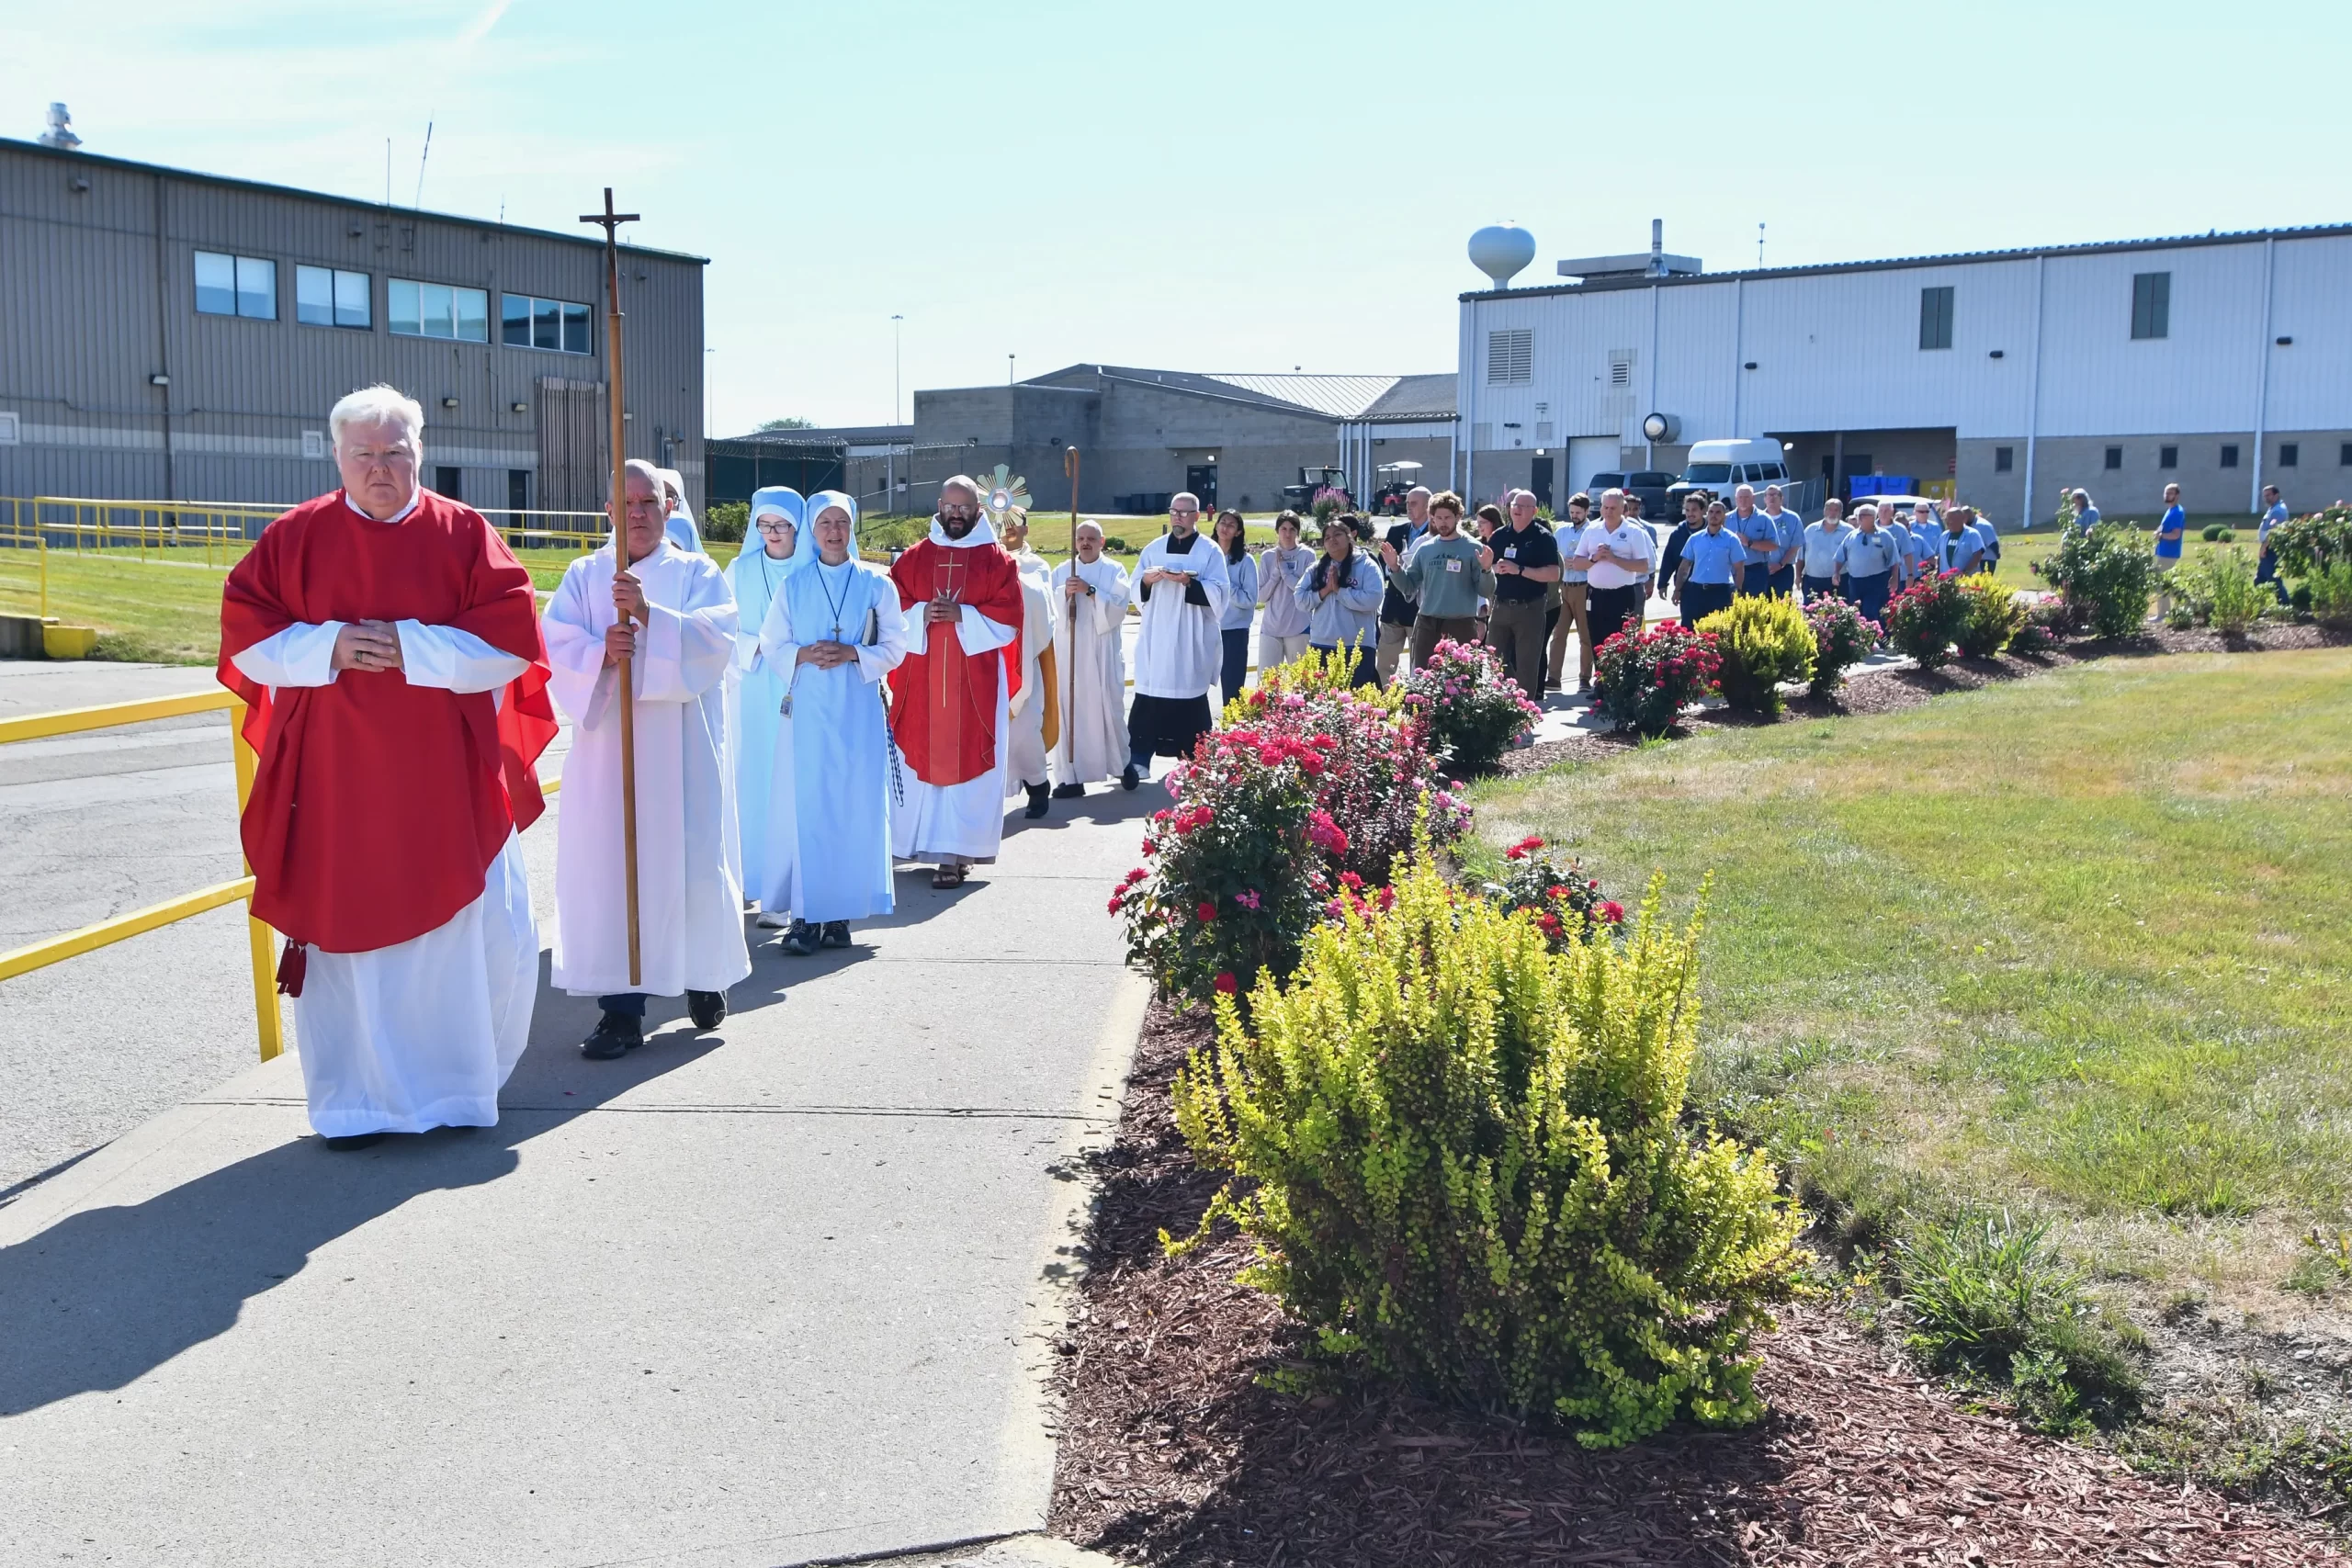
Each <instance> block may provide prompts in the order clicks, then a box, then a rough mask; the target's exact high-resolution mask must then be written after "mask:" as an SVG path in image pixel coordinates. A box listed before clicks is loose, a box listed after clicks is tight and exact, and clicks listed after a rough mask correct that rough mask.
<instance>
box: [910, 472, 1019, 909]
mask: <svg viewBox="0 0 2352 1568" xmlns="http://www.w3.org/2000/svg"><path fill="white" fill-rule="evenodd" d="M890 581H893V582H895V583H897V584H898V588H899V604H901V605H903V606H904V607H905V609H906V612H907V657H906V658H905V660H903V661H901V662H900V663H899V667H898V668H897V669H896V670H894V671H891V672H890V733H891V736H892V739H894V740H895V742H896V743H897V745H898V749H899V779H898V789H899V793H898V798H897V801H896V807H897V809H896V810H895V811H894V812H893V813H892V815H891V819H890V840H891V842H890V850H891V852H892V853H893V854H894V855H896V856H897V857H898V858H899V859H900V860H927V861H935V862H937V863H938V865H939V869H938V871H937V872H936V873H935V874H933V876H932V879H931V885H932V886H933V887H957V886H962V885H963V881H964V877H965V874H966V870H967V867H969V866H972V865H974V864H981V865H986V864H988V863H991V862H993V861H994V860H995V859H996V852H997V846H998V845H999V844H1000V843H1001V842H1002V841H1003V838H1004V782H1003V781H1004V757H1005V745H1006V741H1007V739H1008V738H1009V737H1010V735H1011V734H1012V727H1011V726H1010V724H1009V723H1008V722H1007V720H1006V716H1005V705H1006V704H1007V703H1008V702H1009V701H1011V699H1012V694H1014V693H1016V692H1018V691H1019V690H1020V689H1021V646H1020V637H1021V627H1022V622H1023V616H1024V615H1025V611H1024V609H1023V604H1022V598H1021V572H1020V570H1019V569H1018V568H1016V567H1015V566H1014V565H1013V564H1012V557H1011V556H1009V555H1007V554H1005V552H1004V548H1003V547H1002V546H1001V545H999V544H998V543H997V540H996V530H995V529H994V528H993V527H991V526H990V525H989V521H988V519H987V518H985V517H983V516H981V515H980V492H979V487H978V485H975V484H974V483H973V482H972V481H971V479H968V478H967V477H966V476H965V475H962V474H958V475H956V477H955V478H954V479H949V480H948V481H947V482H946V483H944V484H943V485H941V486H940V487H939V513H938V515H936V516H934V517H933V519H932V521H931V537H929V538H928V539H925V540H923V541H922V543H920V544H918V545H916V546H915V547H914V548H912V549H910V550H909V551H907V552H906V553H905V554H904V555H901V556H900V557H899V559H898V562H897V564H895V565H893V566H892V567H891V568H890Z"/></svg>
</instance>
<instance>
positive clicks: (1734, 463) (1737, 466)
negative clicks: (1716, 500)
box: [1681, 441, 1789, 497]
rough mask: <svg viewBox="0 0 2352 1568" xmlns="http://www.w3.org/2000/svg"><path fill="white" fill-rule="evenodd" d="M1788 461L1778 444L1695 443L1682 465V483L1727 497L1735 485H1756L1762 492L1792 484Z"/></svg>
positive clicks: (1770, 442)
mask: <svg viewBox="0 0 2352 1568" xmlns="http://www.w3.org/2000/svg"><path fill="white" fill-rule="evenodd" d="M1785 457H1786V454H1785V453H1783V452H1782V451H1781V444H1780V443H1779V442H1777V441H1694V442H1692V443H1691V456H1690V457H1689V458H1688V459H1687V460H1685V461H1684V463H1683V465H1682V481H1681V482H1682V483H1683V484H1684V485H1685V486H1689V487H1691V488H1695V489H1704V490H1711V491H1715V492H1716V493H1717V494H1718V495H1723V496H1726V497H1727V496H1729V495H1730V494H1731V492H1732V487H1734V486H1735V485H1754V486H1755V487H1756V488H1757V490H1758V491H1762V490H1763V488H1764V487H1765V486H1766V485H1785V484H1787V483H1788V482H1789V466H1788V464H1787V462H1786V461H1784V460H1783V459H1784V458H1785Z"/></svg>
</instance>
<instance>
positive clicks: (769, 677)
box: [727, 485, 816, 928]
mask: <svg viewBox="0 0 2352 1568" xmlns="http://www.w3.org/2000/svg"><path fill="white" fill-rule="evenodd" d="M807 510H808V502H804V501H802V500H801V499H800V492H799V491H797V490H792V489H788V488H787V487H786V486H784V485H769V486H767V487H766V488H764V489H762V490H756V491H752V519H751V522H752V532H751V533H750V535H749V536H747V537H746V538H745V539H744V541H743V551H742V553H741V555H739V556H737V557H736V558H734V560H732V561H731V562H729V564H728V568H727V586H728V587H729V588H730V589H732V590H733V591H734V593H735V611H736V617H737V619H736V623H735V625H736V634H735V668H734V670H733V671H731V672H730V673H729V676H728V678H727V694H728V709H727V738H728V741H729V745H731V746H732V748H733V749H734V753H735V819H736V822H737V825H738V827H739V828H740V829H741V840H742V846H743V852H742V860H741V866H742V874H743V896H744V897H746V898H752V899H756V898H758V897H759V896H760V889H761V888H762V887H763V886H766V876H767V873H766V870H765V867H766V865H767V863H768V860H767V855H768V848H767V821H768V773H769V770H770V769H771V768H772V767H774V766H775V727H776V714H777V710H778V709H780V708H781V707H782V706H783V705H784V685H785V678H786V676H788V675H789V674H791V671H788V670H786V671H778V670H774V669H771V668H770V667H769V666H768V663H767V661H766V660H763V659H762V658H761V657H760V627H761V626H763V625H765V624H766V621H767V615H768V606H769V605H770V604H773V603H775V596H776V591H777V590H778V589H779V588H781V587H782V586H783V584H784V580H785V578H786V577H787V576H788V575H790V574H791V573H792V572H793V571H794V570H796V569H797V568H798V567H800V566H801V565H803V564H804V563H805V562H807V561H808V559H809V557H810V556H813V555H814V554H815V553H816V552H815V551H814V550H813V549H811V550H810V551H809V552H808V554H802V553H800V548H799V546H800V536H801V534H802V533H803V532H804V531H805V530H804V529H803V528H802V524H803V522H804V521H805V520H806V519H805V513H806V512H807ZM759 923H760V924H761V925H763V926H767V927H770V928H780V927H782V926H783V925H784V924H785V917H784V912H783V911H782V910H780V909H772V908H768V907H767V906H766V905H764V904H763V905H762V906H761V914H760V919H759Z"/></svg>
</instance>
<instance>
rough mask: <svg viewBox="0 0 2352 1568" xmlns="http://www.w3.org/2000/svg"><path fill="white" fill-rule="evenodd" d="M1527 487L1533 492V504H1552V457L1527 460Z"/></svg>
mask: <svg viewBox="0 0 2352 1568" xmlns="http://www.w3.org/2000/svg"><path fill="white" fill-rule="evenodd" d="M1527 488H1528V489H1529V490H1532V491H1534V492H1535V504H1536V505H1538V506H1549V505H1551V504H1552V459H1551V458H1550V457H1530V458H1529V459H1528V460H1527Z"/></svg>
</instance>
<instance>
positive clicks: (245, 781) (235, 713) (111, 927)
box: [0, 692, 563, 1062]
mask: <svg viewBox="0 0 2352 1568" xmlns="http://www.w3.org/2000/svg"><path fill="white" fill-rule="evenodd" d="M224 709H225V710H226V711H227V712H228V714H229V738H230V747H231V750H232V751H233V752H234V753H235V756H236V763H237V815H238V816H239V818H243V815H244V810H245V803H246V801H248V800H250V799H252V798H253V792H254V771H255V770H256V768H257V767H258V766H259V762H258V760H257V759H256V758H255V757H254V750H253V748H252V747H250V746H248V745H246V744H245V737H244V723H245V705H244V704H243V703H242V702H239V701H238V700H237V699H236V697H235V696H234V695H232V694H230V693H228V692H191V693H188V694H187V695H185V696H177V697H148V698H145V699H142V700H141V701H139V702H130V703H105V704H101V705H98V706H96V707H85V708H64V709H62V710H60V711H58V712H56V713H37V714H28V715H26V716H24V717H22V718H7V719H0V745H6V744H7V743H8V742H10V741H14V740H42V739H49V738H50V737H52V736H58V735H79V734H84V733H85V732H87V731H90V730H94V729H115V728H120V727H121V726H123V725H126V724H145V723H148V722H150V721H151V720H154V719H159V718H178V717H180V716H184V715H187V714H192V713H213V712H218V711H221V710H224ZM539 787H540V790H541V793H543V794H546V795H553V794H555V793H556V792H557V791H558V790H560V789H561V788H562V787H563V781H562V780H561V779H560V778H556V779H549V780H548V781H547V782H546V783H545V784H541V785H540V786H539ZM241 863H242V861H241ZM244 870H245V874H244V875H243V876H241V877H239V878H237V880H235V881H234V882H220V883H215V884H214V885H213V886H210V887H201V888H198V890H197V891H195V892H193V893H183V894H181V895H180V896H179V897H176V898H166V899H165V900H164V902H162V903H160V904H151V905H149V906H148V907H147V908H143V909H134V910H132V911H131V912H130V914H127V915H117V916H115V917H114V918H113V919H107V920H100V921H98V922H97V923H96V924H95V925H87V926H84V927H83V928H82V929H81V930H79V931H67V932H66V933H65V934H64V935H62V936H53V937H49V938H47V939H45V940H43V941H40V942H28V943H27V944H26V945H25V946H23V947H19V948H17V949H14V950H13V951H11V952H7V953H0V980H8V979H13V978H15V977H16V976H18V975H28V974H30V973H31V972H32V971H34V970H36V969H46V968H47V967H49V966H50V965H51V964H61V963H62V962H64V961H65V960H66V959H68V958H78V957H80V956H81V955H82V954H83V953H95V952H96V951H97V950H98V949H99V948H102V947H108V946H111V945H112V944H114V943H115V942H123V941H126V940H128V939H129V938H131V937H134V936H139V935H141V934H142V933H144V932H147V931H155V930H157V929H159V928H161V927H164V926H168V925H171V924H172V923H174V922H175V921H178V920H185V919H190V918H192V917H194V916H197V915H201V914H204V913H205V912H207V911H208V910H211V909H217V908H220V906H222V905H223V904H233V903H236V902H237V901H238V900H240V899H243V901H244V904H245V942H246V948H247V951H248V953H249V955H250V957H251V959H252V962H253V985H254V1032H255V1033H256V1035H257V1036H258V1037H259V1040H260V1043H261V1059H262V1060H263V1061H265V1062H266V1061H268V1060H270V1059H271V1058H272V1057H275V1056H276V1055H278V1053H280V1052H281V1051H283V1050H285V1048H286V1032H285V1021H284V1019H283V1018H282V1017H281V1016H280V1014H279V1012H278V1010H277V965H276V964H275V963H274V962H273V961H272V960H273V951H272V950H273V948H274V946H275V942H274V935H275V933H273V932H272V931H270V929H269V927H268V926H267V925H266V924H264V923H263V922H262V921H260V920H257V919H254V916H253V897H254V877H253V867H252V866H251V865H249V864H248V865H245V867H244Z"/></svg>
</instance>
